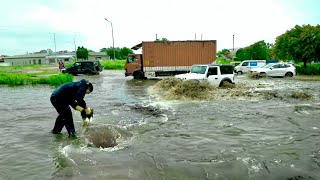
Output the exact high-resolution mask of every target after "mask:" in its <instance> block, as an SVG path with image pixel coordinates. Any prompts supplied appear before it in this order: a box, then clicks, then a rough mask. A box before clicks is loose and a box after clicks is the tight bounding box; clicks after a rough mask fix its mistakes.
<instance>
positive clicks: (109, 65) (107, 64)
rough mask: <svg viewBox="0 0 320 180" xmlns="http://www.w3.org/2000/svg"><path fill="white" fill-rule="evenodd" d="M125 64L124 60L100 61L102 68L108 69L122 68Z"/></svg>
mask: <svg viewBox="0 0 320 180" xmlns="http://www.w3.org/2000/svg"><path fill="white" fill-rule="evenodd" d="M125 64H126V60H116V61H114V60H103V61H101V65H102V66H103V69H109V70H111V69H112V70H124V66H125Z"/></svg>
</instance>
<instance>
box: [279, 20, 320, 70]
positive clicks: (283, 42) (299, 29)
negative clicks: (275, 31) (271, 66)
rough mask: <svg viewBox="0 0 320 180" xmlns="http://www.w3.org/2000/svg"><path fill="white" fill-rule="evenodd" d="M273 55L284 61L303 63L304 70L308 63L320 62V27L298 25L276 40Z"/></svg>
mask: <svg viewBox="0 0 320 180" xmlns="http://www.w3.org/2000/svg"><path fill="white" fill-rule="evenodd" d="M273 53H274V55H275V57H277V58H279V59H282V60H295V61H302V62H303V64H304V69H306V68H307V63H309V62H312V61H320V25H319V24H318V25H317V26H311V25H309V24H308V25H303V26H299V25H296V26H295V27H294V28H292V29H291V30H289V31H287V32H285V33H284V34H282V35H280V36H278V37H277V38H276V42H275V45H274V48H273Z"/></svg>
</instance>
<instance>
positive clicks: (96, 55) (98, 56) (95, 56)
mask: <svg viewBox="0 0 320 180" xmlns="http://www.w3.org/2000/svg"><path fill="white" fill-rule="evenodd" d="M88 59H90V60H110V56H108V55H107V54H106V53H105V52H89V57H88Z"/></svg>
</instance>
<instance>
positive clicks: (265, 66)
mask: <svg viewBox="0 0 320 180" xmlns="http://www.w3.org/2000/svg"><path fill="white" fill-rule="evenodd" d="M272 65H273V63H270V64H266V65H264V66H262V68H269V67H271V66H272Z"/></svg>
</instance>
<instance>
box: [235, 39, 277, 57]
mask: <svg viewBox="0 0 320 180" xmlns="http://www.w3.org/2000/svg"><path fill="white" fill-rule="evenodd" d="M271 47H272V44H269V43H266V42H264V40H262V41H258V42H256V43H254V44H252V45H250V46H249V47H245V48H243V49H239V50H238V51H237V55H236V57H237V58H236V59H237V60H246V59H266V60H267V59H270V51H271Z"/></svg>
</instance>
